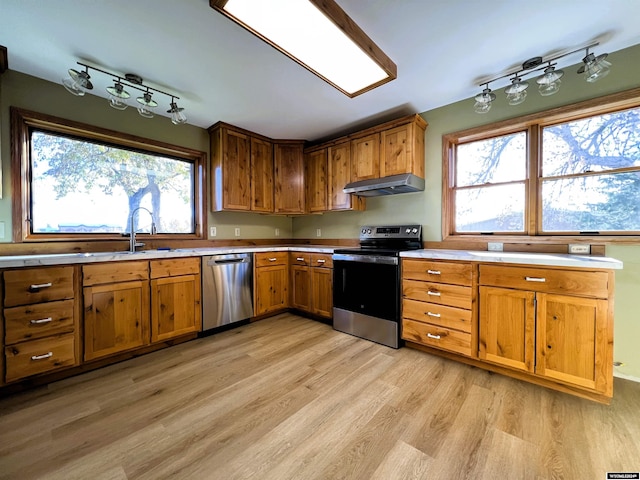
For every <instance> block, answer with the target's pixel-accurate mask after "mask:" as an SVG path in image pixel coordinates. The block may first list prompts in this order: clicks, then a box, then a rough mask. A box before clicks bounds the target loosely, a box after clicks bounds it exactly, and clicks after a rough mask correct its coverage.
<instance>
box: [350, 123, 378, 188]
mask: <svg viewBox="0 0 640 480" xmlns="http://www.w3.org/2000/svg"><path fill="white" fill-rule="evenodd" d="M351 163H352V165H353V175H352V176H351V178H352V181H354V182H356V181H359V180H367V179H370V178H380V134H379V133H373V134H371V135H367V136H365V137H361V138H356V139H355V140H351Z"/></svg>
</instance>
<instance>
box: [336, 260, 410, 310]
mask: <svg viewBox="0 0 640 480" xmlns="http://www.w3.org/2000/svg"><path fill="white" fill-rule="evenodd" d="M333 306H334V307H335V308H338V309H342V310H347V311H350V312H356V313H359V314H362V315H367V316H371V317H376V318H382V319H385V320H390V321H393V322H399V320H400V268H399V265H398V257H389V256H374V255H346V254H334V255H333Z"/></svg>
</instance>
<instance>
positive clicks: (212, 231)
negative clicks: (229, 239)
mask: <svg viewBox="0 0 640 480" xmlns="http://www.w3.org/2000/svg"><path fill="white" fill-rule="evenodd" d="M217 233H218V232H216V227H209V236H210V237H215V236H216V234H217Z"/></svg>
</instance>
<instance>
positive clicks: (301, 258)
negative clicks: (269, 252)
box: [274, 257, 304, 262]
mask: <svg viewBox="0 0 640 480" xmlns="http://www.w3.org/2000/svg"><path fill="white" fill-rule="evenodd" d="M274 260H275V258H274ZM296 261H297V262H304V258H303V257H296Z"/></svg>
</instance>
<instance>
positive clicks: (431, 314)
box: [427, 312, 440, 318]
mask: <svg viewBox="0 0 640 480" xmlns="http://www.w3.org/2000/svg"><path fill="white" fill-rule="evenodd" d="M427 315H429V316H430V317H436V318H440V314H439V313H433V312H427Z"/></svg>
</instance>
